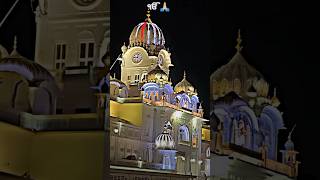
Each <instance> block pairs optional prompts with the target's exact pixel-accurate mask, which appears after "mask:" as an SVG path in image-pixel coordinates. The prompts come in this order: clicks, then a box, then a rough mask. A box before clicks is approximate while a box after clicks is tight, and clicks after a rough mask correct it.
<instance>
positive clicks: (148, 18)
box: [146, 11, 152, 23]
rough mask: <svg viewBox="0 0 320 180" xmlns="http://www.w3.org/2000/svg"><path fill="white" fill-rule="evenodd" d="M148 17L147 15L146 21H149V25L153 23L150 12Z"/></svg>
mask: <svg viewBox="0 0 320 180" xmlns="http://www.w3.org/2000/svg"><path fill="white" fill-rule="evenodd" d="M146 15H147V19H146V21H148V22H149V23H152V21H151V18H150V16H151V14H150V11H147V14H146Z"/></svg>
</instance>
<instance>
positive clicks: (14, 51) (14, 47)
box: [10, 36, 19, 56]
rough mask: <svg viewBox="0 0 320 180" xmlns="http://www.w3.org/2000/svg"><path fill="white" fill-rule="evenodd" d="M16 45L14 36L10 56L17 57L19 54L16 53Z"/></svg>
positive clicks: (16, 41)
mask: <svg viewBox="0 0 320 180" xmlns="http://www.w3.org/2000/svg"><path fill="white" fill-rule="evenodd" d="M17 44H18V40H17V36H14V40H13V50H12V52H11V54H10V56H19V53H18V51H17Z"/></svg>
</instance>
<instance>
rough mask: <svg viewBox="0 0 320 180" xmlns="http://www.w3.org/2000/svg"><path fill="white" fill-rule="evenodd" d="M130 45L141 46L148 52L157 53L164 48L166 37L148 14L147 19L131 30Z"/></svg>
mask: <svg viewBox="0 0 320 180" xmlns="http://www.w3.org/2000/svg"><path fill="white" fill-rule="evenodd" d="M129 41H130V46H131V47H133V46H141V47H144V48H146V49H147V51H148V52H151V53H155V54H156V53H157V52H159V51H160V50H161V49H163V48H164V45H165V38H164V36H163V33H162V30H161V29H160V28H159V27H158V25H156V24H155V23H153V22H152V21H151V19H150V17H149V16H148V18H146V20H145V21H144V22H142V23H139V24H138V25H137V26H135V27H134V28H133V30H132V32H131V35H130V38H129Z"/></svg>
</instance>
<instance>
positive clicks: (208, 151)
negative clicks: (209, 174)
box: [206, 147, 210, 158]
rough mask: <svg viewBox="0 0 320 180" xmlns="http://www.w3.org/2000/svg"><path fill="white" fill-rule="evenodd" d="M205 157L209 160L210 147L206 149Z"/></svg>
mask: <svg viewBox="0 0 320 180" xmlns="http://www.w3.org/2000/svg"><path fill="white" fill-rule="evenodd" d="M206 156H207V158H210V147H208V148H207V150H206Z"/></svg>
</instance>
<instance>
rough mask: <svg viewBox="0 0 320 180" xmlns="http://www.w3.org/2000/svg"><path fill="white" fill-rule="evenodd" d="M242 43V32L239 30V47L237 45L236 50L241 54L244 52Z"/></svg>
mask: <svg viewBox="0 0 320 180" xmlns="http://www.w3.org/2000/svg"><path fill="white" fill-rule="evenodd" d="M241 42H242V39H241V32H240V29H239V30H238V38H237V45H236V49H237V51H238V52H240V51H241V50H242V46H241Z"/></svg>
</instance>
